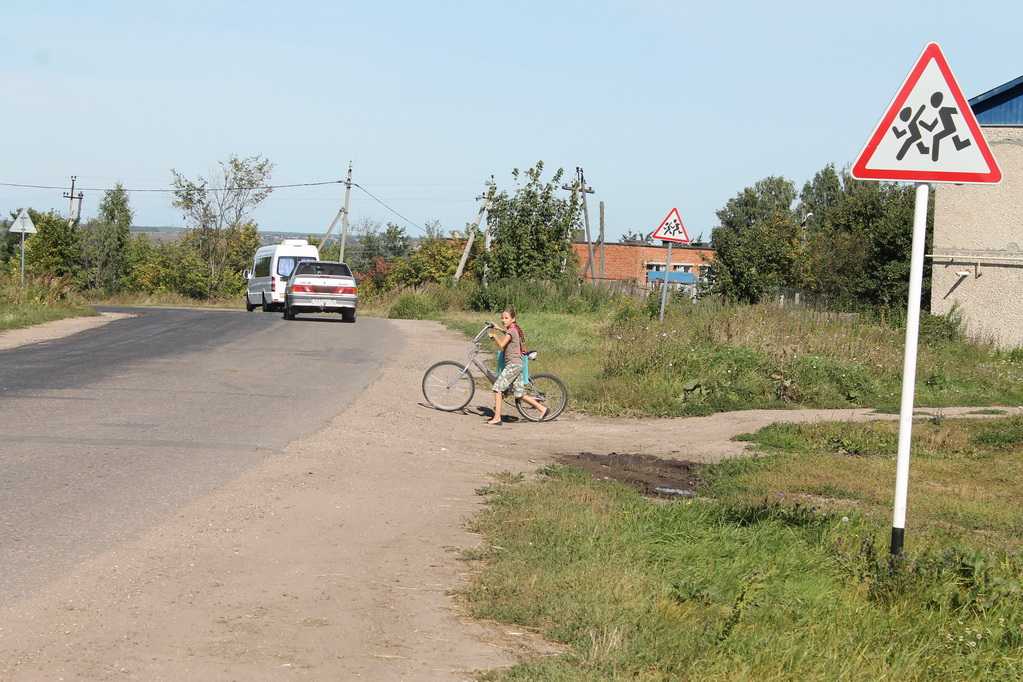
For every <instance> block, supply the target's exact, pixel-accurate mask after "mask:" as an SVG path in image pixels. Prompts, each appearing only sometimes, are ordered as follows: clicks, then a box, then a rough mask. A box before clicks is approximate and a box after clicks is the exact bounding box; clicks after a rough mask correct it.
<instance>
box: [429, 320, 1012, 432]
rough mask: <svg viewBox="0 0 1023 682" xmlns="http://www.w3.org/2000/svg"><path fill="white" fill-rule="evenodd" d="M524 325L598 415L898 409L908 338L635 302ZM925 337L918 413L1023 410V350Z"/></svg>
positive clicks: (865, 326)
mask: <svg viewBox="0 0 1023 682" xmlns="http://www.w3.org/2000/svg"><path fill="white" fill-rule="evenodd" d="M428 317H430V318H431V319H440V320H442V321H444V322H445V323H446V324H448V325H449V326H452V327H454V328H457V329H460V330H462V331H464V332H466V333H475V332H476V331H478V330H479V327H480V325H481V324H482V323H483V321H485V320H487V319H491V320H493V319H496V316H495V315H489V314H485V313H469V312H463V311H459V310H452V309H441V308H438V309H436V310H435V311H434V312H433V313H431V314H430V315H429V316H428ZM519 317H520V323H521V325H522V327H523V329H524V330H525V332H526V335H527V337H528V339H529V345H530V347H531V348H535V349H538V350H540V351H541V363H540V364H541V365H542V366H543V370H542V371H550V372H554V373H555V374H559V375H561V376H562V377H563V378H565V379H566V380H567V381H568V384H569V389H570V390H571V392H572V400H573V405H574V407H575V408H576V409H582V410H584V411H586V412H590V413H593V414H602V415H609V416H665V417H669V416H684V415H703V414H710V413H713V412H720V411H729V410H742V409H753V408H794V407H811V408H843V407H871V408H875V409H878V410H880V411H897V409H898V401H899V395H900V386H901V377H902V334H903V332H902V330H901V329H900V328H899V327H898V326H897V325H895V324H894V323H892V322H890V321H886V320H883V319H878V318H871V317H867V316H861V317H859V318H855V317H850V316H837V315H822V314H819V313H814V312H812V311H800V310H791V309H789V310H781V309H778V308H776V307H774V306H768V305H763V306H721V305H716V304H713V303H701V304H696V305H676V306H673V308H672V310H671V314H670V315H669V316H668V317H667V319H666V320H665V322H664V324H659V323H658V322H657V321H656V320H652V319H650V317H649V316H648V315H647V314H646V312H645V310H644V309H643V308H642V307H641V306H639V305H630V304H628V303H619V304H618V307H611V308H606V309H602V310H597V311H587V312H579V313H574V314H568V313H558V312H552V311H546V310H545V311H538V312H532V311H526V312H521V313H520V316H519ZM940 319H944V318H940ZM943 324H946V323H935V322H930V323H929V326H931V327H939V328H941V329H944V327H943V326H942V325H943ZM922 339H923V340H922V341H921V346H920V351H919V367H918V371H917V378H918V380H917V387H916V404H917V406H918V407H947V406H970V405H976V406H988V405H998V404H1020V403H1021V402H1023V354H1019V353H1007V352H1001V351H999V350H997V349H995V348H994V347H992V346H988V345H985V344H979V343H971V342H969V341H967V340H965V339H963V338H961V337H959V336H955V337H954V338H951V339H950V338H948V333H947V332H946V331H943V332H942V333H941V334H938V333H930V334H925V335H923V336H922Z"/></svg>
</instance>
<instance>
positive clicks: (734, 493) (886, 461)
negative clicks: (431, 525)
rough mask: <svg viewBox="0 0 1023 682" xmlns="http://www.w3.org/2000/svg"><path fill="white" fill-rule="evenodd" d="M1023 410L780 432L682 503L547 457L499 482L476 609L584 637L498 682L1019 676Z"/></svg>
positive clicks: (710, 472)
mask: <svg viewBox="0 0 1023 682" xmlns="http://www.w3.org/2000/svg"><path fill="white" fill-rule="evenodd" d="M1021 424H1023V421H1021V420H1019V419H1018V418H1013V419H999V420H993V421H988V422H964V421H959V420H945V421H944V422H942V423H941V424H926V425H918V435H919V437H918V441H917V444H916V445H917V449H916V451H915V453H914V462H913V470H912V479H911V489H910V497H909V504H910V509H909V516H908V529H907V533H908V535H907V548H908V552H909V553H908V555H907V556H906V557H905V558H904V560H902V561H900V562H896V563H894V564H892V563H890V562H889V560H888V558H887V535H888V532H889V527H890V517H889V513H890V505H891V494H892V488H893V478H894V461H893V448H894V440H893V435H894V432H893V428H894V427H893V426H892V425H890V424H855V425H853V424H827V425H808V426H774V427H769V428H768V429H765V430H763V431H761V432H759V433H757V434H753V435H751V436H750V437H749V438H748V439H750V440H753V441H754V442H756V443H758V444H759V445H760V447H761V448H763V449H764V450H765V452H766V453H768V454H767V455H766V456H764V457H761V458H756V459H753V458H746V459H740V460H731V461H727V462H725V463H722V464H720V465H715V466H712V467H709V468H707V469H706V470H705V471H704V475H705V479H706V480H705V484H704V486H703V489H702V491H701V497H699V498H697V499H695V500H692V501H687V502H673V503H670V504H665V503H659V502H653V501H650V500H647V499H644V498H641V497H640V496H639V495H638V494H637V493H635V492H633V491H632V490H629V489H626V488H625V487H623V486H620V485H618V484H615V483H609V482H606V481H596V480H593V479H591V478H590V477H588V476H585V475H583V474H582V473H580V472H577V471H573V470H570V469H564V468H548V469H546V470H545V471H544V472H542V475H541V476H540V477H539V479H537V480H533V481H529V482H524V483H509V482H506V483H497V484H495V485H493V486H491V487H489V488H488V493H490V494H489V495H488V497H487V501H488V504H487V508H486V510H485V511H484V512H483V513H482V514H481V515H480V516H478V517H477V518H476V519H475V521H474V523H473V529H474V530H476V531H478V532H480V533H482V534H483V536H484V538H485V543H484V545H483V546H484V549H483V550H482V551H480V552H478V553H477V556H478V557H479V558H481V559H482V561H481V567H480V569H479V571H478V572H477V574H476V576H475V578H474V580H473V582H472V583H471V585H470V587H469V588H468V590H467V593H466V597H467V601H468V604H469V608H470V609H471V611H472V613H473V614H474V615H475V616H477V617H480V618H490V619H494V620H498V621H501V622H505V623H512V624H515V625H517V626H522V627H528V628H533V629H536V630H537V631H539V632H541V633H542V634H543V635H544V636H546V637H548V638H550V639H552V640H556V641H559V642H563V643H565V644H567V645H568V647H569V653H567V654H566V655H563V656H559V657H546V658H540V659H536V660H528V661H525V662H523V663H521V664H520V665H517V666H515V667H513V668H511V669H508V670H502V671H494V672H491V673H488V674H487V675H485V678H486V679H492V680H625V679H629V680H676V679H711V680H747V679H756V680H775V679H779V680H781V679H785V680H795V679H800V680H802V679H850V680H858V679H892V680H895V679H898V680H932V679H942V680H946V679H949V680H951V679H962V680H966V679H970V680H973V679H990V680H1007V679H1021V676H1023V557H1021V555H1020V554H1019V550H1020V539H1021V538H1020V535H1021V533H1020V531H1021V530H1023V512H1021V507H1023V505H1021V504H1020V502H1021V500H1020V497H1021V496H1020V493H1019V490H1020V486H1021V484H1023V431H1021Z"/></svg>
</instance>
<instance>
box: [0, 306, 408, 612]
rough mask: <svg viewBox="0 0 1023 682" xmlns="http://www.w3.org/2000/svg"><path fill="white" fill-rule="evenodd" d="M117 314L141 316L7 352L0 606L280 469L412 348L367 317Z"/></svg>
mask: <svg viewBox="0 0 1023 682" xmlns="http://www.w3.org/2000/svg"><path fill="white" fill-rule="evenodd" d="M111 310H114V309H111ZM116 310H119V311H126V312H132V313H135V314H137V315H138V316H137V317H135V318H131V319H125V320H119V321H115V322H111V323H110V324H107V325H105V326H102V327H99V328H96V329H91V330H88V331H85V332H81V333H79V334H76V335H74V336H70V337H67V338H64V339H57V340H54V341H49V342H44V343H38V344H34V345H30V346H23V347H20V348H15V349H12V350H6V351H0V603H6V604H10V603H12V601H14V600H17V599H18V598H19V597H22V596H25V595H27V594H28V593H30V592H31V591H33V590H36V589H39V588H40V587H42V586H43V585H45V584H46V583H47V582H48V581H50V580H53V579H55V578H58V577H60V576H61V575H62V574H63V573H64V572H65V571H67V570H68V569H69V568H70V567H72V566H74V565H75V564H76V563H78V562H80V561H82V560H85V559H87V558H89V557H90V556H92V555H94V554H96V553H98V552H101V551H104V550H106V549H109V548H111V547H112V546H115V545H116V544H117V543H119V542H122V541H124V540H127V539H130V538H132V537H134V536H136V535H138V534H139V533H140V532H141V531H143V530H145V529H147V528H150V527H152V526H153V525H155V524H157V523H159V522H160V521H161V520H162V519H165V518H167V517H168V516H169V515H172V514H174V512H175V510H177V509H178V508H180V507H181V506H182V505H184V504H186V503H188V502H189V501H191V500H193V499H195V498H196V497H198V496H201V495H203V494H204V493H207V492H209V491H210V490H212V489H214V488H216V487H217V486H218V485H221V484H223V483H224V482H226V481H229V480H231V479H232V478H234V477H236V476H238V475H239V474H240V473H242V472H243V471H245V470H246V469H248V468H250V467H253V466H256V465H258V464H259V463H260V462H262V461H264V460H265V459H266V458H268V457H274V456H280V454H281V453H282V451H283V450H284V448H285V447H286V446H287V444H288V443H289V442H291V441H292V440H295V439H297V438H300V437H302V436H304V435H307V434H309V433H311V432H314V431H316V430H318V429H319V428H321V427H322V426H324V425H325V424H326V423H327V422H328V421H329V420H330V419H331V418H333V417H334V416H335V415H336V414H337V413H338V412H340V411H341V410H343V409H344V407H345V406H346V405H347V404H348V403H350V401H351V400H352V399H353V398H354V397H355V396H356V395H358V394H359V393H360V392H361V391H362V390H363V389H364V388H365V387H366V386H367V385H368V384H369V383H370V382H371V381H372V380H373V379H374V378H375V377H376V375H377V374H378V372H379V370H380V369H381V367H382V366H383V365H384V364H385V363H386V362H387V359H388V356H389V355H391V354H393V353H394V351H395V350H396V349H398V348H400V346H401V344H402V343H403V342H402V340H401V338H400V336H399V334H398V333H397V331H396V330H395V329H394V328H393V327H392V326H391V325H389V323H388V322H387V321H386V320H379V319H371V318H362V319H360V320H359V322H358V323H357V324H354V325H352V324H344V323H341V322H340V317H337V316H324V317H322V318H315V317H308V318H299V320H297V321H295V322H285V321H283V320H282V319H281V316H280V314H279V313H273V314H267V313H259V312H254V313H245V312H233V311H212V310H211V311H203V310H170V309H152V308H150V309H129V308H117V309H116Z"/></svg>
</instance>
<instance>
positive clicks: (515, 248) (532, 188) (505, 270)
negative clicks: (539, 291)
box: [479, 161, 580, 280]
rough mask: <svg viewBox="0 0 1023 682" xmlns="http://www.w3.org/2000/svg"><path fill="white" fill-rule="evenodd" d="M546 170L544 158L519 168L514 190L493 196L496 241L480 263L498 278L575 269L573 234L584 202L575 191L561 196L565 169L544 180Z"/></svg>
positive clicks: (548, 276)
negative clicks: (558, 193)
mask: <svg viewBox="0 0 1023 682" xmlns="http://www.w3.org/2000/svg"><path fill="white" fill-rule="evenodd" d="M543 168H544V166H543V162H542V161H538V162H537V163H536V165H535V166H533V167H532V168H527V169H526V170H525V171H520V170H519V169H517V168H516V169H515V170H513V171H512V177H513V178H514V180H515V182H516V183H517V185H518V186H517V187H516V188H515V193H514V194H512V195H509V194H508V192H506V191H501V192H495V193H494V194H493V196H492V199H491V202H490V208H489V213H488V218H487V219H488V221H489V226H490V232H491V235H492V236H493V244H492V249H491V251H490V253H485V254H483V257H482V258H480V259H479V261H480V265H481V266H482V267H486V268H488V269H489V274H490V276H491V277H493V278H495V279H500V278H521V279H531V280H552V279H560V278H563V277H565V276H566V275H567V274H568V272H569V268H570V267H574V264H575V261H574V258H575V256H574V254H573V252H572V246H571V242H570V238H571V234H572V230H573V229H574V228H575V227H576V226H577V225H578V223H579V216H580V204H579V202H578V200H577V198H576V197H575V195H574V194H573V195H571V196H570V197H569V198H567V199H565V198H562V197H559V196H557V192H558V191H559V190H560V186H561V178H562V176H563V175H564V171H563V170H562V169H560V168H559V169H558V170H557V171H555V173H554V175H553V177H552V178H551V179H550V181H548V182H544V181H543V180H542V175H543Z"/></svg>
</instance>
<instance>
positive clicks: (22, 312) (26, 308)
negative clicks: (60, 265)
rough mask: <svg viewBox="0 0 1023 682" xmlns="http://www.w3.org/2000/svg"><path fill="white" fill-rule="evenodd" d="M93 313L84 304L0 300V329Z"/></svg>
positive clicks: (29, 325) (94, 312) (18, 327)
mask: <svg viewBox="0 0 1023 682" xmlns="http://www.w3.org/2000/svg"><path fill="white" fill-rule="evenodd" d="M95 314H96V311H95V310H93V309H92V308H90V307H89V306H86V305H76V304H60V303H3V302H0V331H5V330H7V329H21V328H23V327H31V326H32V325H35V324H42V323H44V322H53V321H54V320H61V319H64V318H65V317H82V316H84V315H95Z"/></svg>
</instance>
